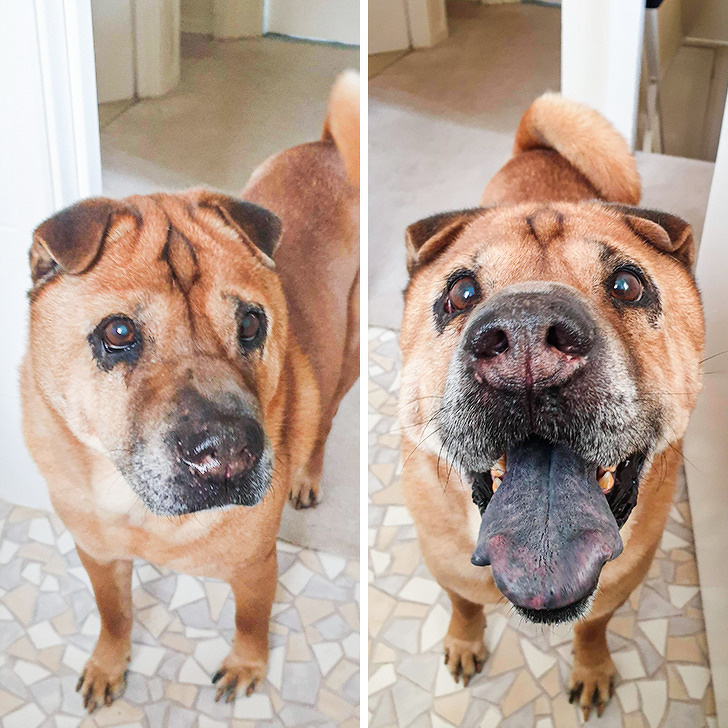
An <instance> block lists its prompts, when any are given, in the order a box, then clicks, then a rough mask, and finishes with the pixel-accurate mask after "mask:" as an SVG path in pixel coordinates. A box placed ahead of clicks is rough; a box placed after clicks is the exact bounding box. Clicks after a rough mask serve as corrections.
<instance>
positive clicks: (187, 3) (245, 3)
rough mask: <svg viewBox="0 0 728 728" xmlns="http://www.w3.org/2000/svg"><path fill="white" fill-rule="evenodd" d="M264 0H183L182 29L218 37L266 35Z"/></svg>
mask: <svg viewBox="0 0 728 728" xmlns="http://www.w3.org/2000/svg"><path fill="white" fill-rule="evenodd" d="M263 5H264V0H182V30H183V31H184V32H186V33H205V34H207V35H214V36H215V37H216V38H248V37H251V36H257V35H262V34H263Z"/></svg>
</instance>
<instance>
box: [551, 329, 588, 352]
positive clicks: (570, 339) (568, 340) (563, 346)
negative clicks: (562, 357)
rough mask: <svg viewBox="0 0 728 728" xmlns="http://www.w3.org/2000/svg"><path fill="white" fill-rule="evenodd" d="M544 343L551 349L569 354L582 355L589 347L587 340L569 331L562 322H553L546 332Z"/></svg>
mask: <svg viewBox="0 0 728 728" xmlns="http://www.w3.org/2000/svg"><path fill="white" fill-rule="evenodd" d="M546 343H547V344H548V345H549V346H550V347H552V348H553V349H557V350H558V351H560V352H562V353H563V354H569V355H570V356H582V355H584V354H586V352H587V351H588V349H589V342H588V341H587V340H585V339H584V337H583V336H579V335H578V334H577V333H576V332H574V331H571V330H570V329H568V328H567V327H566V326H564V325H563V324H554V325H553V326H551V327H549V329H548V331H547V332H546Z"/></svg>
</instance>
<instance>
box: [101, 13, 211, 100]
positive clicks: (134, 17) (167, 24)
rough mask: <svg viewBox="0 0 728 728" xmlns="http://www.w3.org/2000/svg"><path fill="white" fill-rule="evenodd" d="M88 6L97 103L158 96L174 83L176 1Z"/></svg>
mask: <svg viewBox="0 0 728 728" xmlns="http://www.w3.org/2000/svg"><path fill="white" fill-rule="evenodd" d="M208 1H209V2H212V0H208ZM91 8H92V13H93V34H94V54H95V60H96V80H97V89H98V99H99V102H100V103H106V102H109V101H119V100H121V99H132V98H134V97H135V96H139V97H141V98H147V97H150V96H162V95H163V94H166V93H167V92H168V91H170V90H171V89H173V88H174V87H175V86H176V85H177V84H178V83H179V78H180V47H179V41H180V37H179V35H180V17H181V12H180V0H91Z"/></svg>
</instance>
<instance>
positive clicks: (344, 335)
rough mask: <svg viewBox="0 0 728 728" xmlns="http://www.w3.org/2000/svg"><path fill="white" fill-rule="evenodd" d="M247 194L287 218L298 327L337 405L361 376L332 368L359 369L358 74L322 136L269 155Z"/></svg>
mask: <svg viewBox="0 0 728 728" xmlns="http://www.w3.org/2000/svg"><path fill="white" fill-rule="evenodd" d="M242 197H244V198H245V199H247V200H249V201H251V202H255V203H256V204H258V205H262V206H263V207H266V208H267V209H269V210H272V211H273V212H274V213H275V214H276V215H278V217H279V218H280V219H281V221H282V223H283V235H282V238H281V242H280V245H279V247H278V249H277V251H276V253H275V262H276V268H277V270H278V273H279V275H280V277H281V280H282V282H283V288H284V291H285V294H286V301H287V303H288V308H289V317H290V321H291V328H292V329H293V331H294V332H295V333H296V336H297V338H298V339H299V342H300V345H301V348H302V349H303V351H304V353H305V354H306V356H307V357H308V359H309V361H310V362H311V365H312V367H313V369H314V373H315V375H316V378H317V380H318V385H319V388H320V392H321V402H322V407H323V408H327V407H328V406H330V407H332V408H335V407H336V405H338V400H339V399H340V397H341V396H343V394H344V393H345V392H346V390H347V389H348V388H349V386H351V384H352V383H353V381H355V379H356V376H354V375H352V376H348V375H345V376H344V377H343V380H346V381H343V380H342V379H340V378H338V377H336V376H333V373H334V372H336V373H338V372H341V371H342V369H347V368H350V367H347V366H346V365H347V363H348V362H349V361H350V360H353V359H355V360H356V361H355V362H354V363H355V366H356V370H357V371H358V341H359V336H358V298H359V296H358V291H359V95H358V76H357V75H356V74H355V73H353V72H346V73H344V74H342V75H341V76H340V77H339V79H338V80H337V82H336V84H335V85H334V87H333V89H332V92H331V97H330V102H329V112H328V116H327V118H326V121H325V125H324V131H323V138H322V139H321V140H320V141H316V142H310V143H308V144H301V145H299V146H296V147H293V148H291V149H287V150H285V151H283V152H281V153H279V154H277V155H275V156H273V157H271V158H270V159H268V160H267V161H266V162H264V163H263V164H262V165H261V166H260V167H259V168H258V169H257V170H256V171H255V172H254V173H253V175H252V176H251V178H250V180H249V182H248V184H247V185H246V187H245V189H244V190H243V192H242ZM352 377H353V378H352ZM342 382H343V383H342ZM342 390H343V391H342ZM332 414H333V413H332Z"/></svg>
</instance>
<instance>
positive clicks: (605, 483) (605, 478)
mask: <svg viewBox="0 0 728 728" xmlns="http://www.w3.org/2000/svg"><path fill="white" fill-rule="evenodd" d="M599 487H600V488H601V489H602V493H609V491H610V490H612V488H613V487H614V475H612V473H611V472H610V471H608V470H607V471H606V472H605V473H604V475H602V476H601V478H599Z"/></svg>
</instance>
